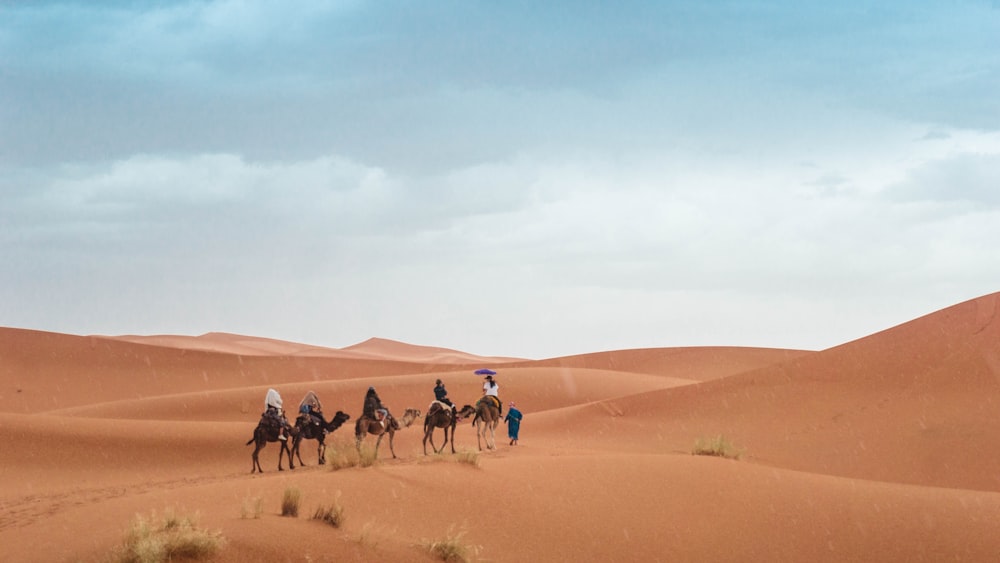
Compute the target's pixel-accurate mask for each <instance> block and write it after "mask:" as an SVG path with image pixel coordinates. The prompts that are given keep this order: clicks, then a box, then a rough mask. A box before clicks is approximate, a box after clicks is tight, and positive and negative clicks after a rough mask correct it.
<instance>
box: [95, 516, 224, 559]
mask: <svg viewBox="0 0 1000 563" xmlns="http://www.w3.org/2000/svg"><path fill="white" fill-rule="evenodd" d="M225 543H226V540H225V539H224V538H223V537H222V535H221V533H220V532H209V531H207V530H202V529H199V528H198V527H197V517H196V516H179V515H177V514H175V513H174V512H173V511H168V512H167V513H165V514H164V516H163V518H162V520H160V521H157V520H156V515H155V514H153V515H152V516H151V517H150V518H149V519H148V520H147V519H145V518H143V517H142V516H136V518H135V519H134V520H133V521H132V524H131V526H130V527H129V529H128V530H126V532H125V540H124V542H123V543H122V545H121V546H119V548H118V549H117V550H116V552H115V556H114V560H115V561H119V562H121V563H160V562H164V561H172V560H175V559H204V558H207V557H211V556H212V555H214V554H215V553H216V552H217V551H219V549H221V548H222V547H223V546H224V545H225Z"/></svg>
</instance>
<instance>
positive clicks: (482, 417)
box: [472, 396, 500, 451]
mask: <svg viewBox="0 0 1000 563" xmlns="http://www.w3.org/2000/svg"><path fill="white" fill-rule="evenodd" d="M495 400H496V397H491V396H485V397H483V398H482V399H479V400H478V401H476V418H474V419H473V420H472V424H474V425H475V426H476V443H477V444H479V451H483V443H482V441H483V440H485V441H486V448H487V449H490V450H495V449H497V444H496V428H497V425H498V424H500V406H499V405H498V403H499V400H496V401H495ZM487 432H489V435H487Z"/></svg>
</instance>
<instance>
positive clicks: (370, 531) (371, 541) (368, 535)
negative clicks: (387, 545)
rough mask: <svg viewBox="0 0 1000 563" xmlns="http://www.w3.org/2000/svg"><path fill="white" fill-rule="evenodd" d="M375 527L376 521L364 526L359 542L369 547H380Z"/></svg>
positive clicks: (358, 538)
mask: <svg viewBox="0 0 1000 563" xmlns="http://www.w3.org/2000/svg"><path fill="white" fill-rule="evenodd" d="M374 528H375V522H374V521H372V522H368V523H366V524H365V525H364V526H362V528H361V532H360V533H359V534H358V537H357V542H358V543H359V544H360V545H363V546H365V547H367V548H369V549H376V548H377V547H378V538H377V537H375V533H374Z"/></svg>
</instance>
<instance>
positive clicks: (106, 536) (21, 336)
mask: <svg viewBox="0 0 1000 563" xmlns="http://www.w3.org/2000/svg"><path fill="white" fill-rule="evenodd" d="M998 309H1000V294H993V295H988V296H985V297H981V298H979V299H975V300H972V301H968V302H965V303H961V304H959V305H956V306H954V307H950V308H948V309H945V310H942V311H938V312H936V313H933V314H930V315H927V316H925V317H922V318H919V319H916V320H914V321H911V322H909V323H906V324H903V325H900V326H898V327H894V328H891V329H889V330H885V331H882V332H879V333H876V334H873V335H871V336H869V337H866V338H862V339H860V340H857V341H854V342H849V343H846V344H843V345H841V346H837V347H835V348H831V349H829V350H823V351H820V352H809V351H801V350H771V349H753V348H725V347H714V348H664V349H643V350H619V351H607V352H597V353H593V354H585V355H580V356H572V357H566V358H552V359H545V360H538V361H531V360H524V359H518V358H499V357H480V356H474V355H472V354H466V353H463V352H458V351H455V350H450V349H446V348H433V347H426V346H412V345H408V344H404V343H400V342H393V341H388V340H380V339H372V340H369V341H366V342H363V343H361V344H358V345H356V346H352V347H348V348H344V349H339V350H338V349H331V348H322V347H317V346H308V345H301V344H294V343H288V342H281V341H276V340H271V339H266V338H255V337H247V336H237V335H229V334H219V333H212V334H207V335H203V336H199V337H188V336H123V337H98V336H72V335H64V334H54V333H46V332H38V331H30V330H22V329H11V328H0V444H2V448H3V449H2V451H0V561H18V562H20V561H45V562H50V561H100V560H102V559H104V558H106V557H107V555H108V554H109V553H110V552H111V551H112V549H113V548H114V547H115V546H116V545H117V544H119V543H120V541H121V539H122V536H123V532H124V530H125V529H126V528H127V527H128V526H129V523H130V521H131V519H132V518H133V516H134V515H136V514H143V515H149V514H150V513H151V512H153V511H156V512H157V513H162V512H163V511H164V510H167V509H174V510H176V511H178V512H182V513H198V515H199V521H200V523H201V525H202V526H203V527H205V528H209V529H212V530H219V531H221V533H222V535H223V536H224V537H225V538H226V540H227V545H226V546H225V547H224V548H223V550H222V551H221V552H220V553H219V555H218V556H217V557H216V558H215V560H218V561H232V562H242V561H343V560H350V561H379V562H384V561H434V560H435V559H434V557H433V556H432V555H430V554H429V553H428V552H427V550H426V549H425V548H424V547H422V544H423V543H425V542H427V541H429V540H438V539H443V538H445V537H447V536H448V535H449V534H452V535H454V534H457V533H463V534H464V535H462V538H461V541H462V542H464V543H466V544H468V545H475V546H479V551H478V558H480V559H483V560H490V561H611V560H616V561H625V560H632V561H859V560H864V561H943V560H959V561H993V560H995V559H996V557H997V554H998V553H1000V534H998V533H997V531H996V529H995V528H996V523H997V522H1000V469H998V468H1000V448H997V447H995V444H997V443H1000V415H998V411H1000V320H998V319H997V313H998ZM479 367H491V368H493V369H495V370H497V371H498V372H499V373H498V376H497V380H498V382H499V384H500V385H501V393H500V394H501V397H502V398H504V399H505V401H510V400H514V401H517V403H518V407H519V408H520V409H521V410H522V411H523V412H524V414H525V420H524V424H523V425H522V429H521V442H520V445H518V446H513V447H512V446H509V445H508V441H507V439H506V430H505V427H504V426H501V427H500V428H499V429H498V440H497V442H498V449H497V451H494V452H484V453H482V454H480V456H479V462H480V465H479V467H473V466H471V465H468V464H463V463H459V462H457V461H456V459H455V457H453V456H451V455H450V450H446V451H448V452H449V453H448V454H446V455H431V456H424V455H423V451H422V443H421V439H422V429H421V427H420V426H421V423H420V421H418V423H417V424H416V425H414V426H413V427H410V428H407V429H404V430H402V431H401V432H400V433H399V434H397V436H396V444H395V446H396V452H397V454H399V458H398V459H392V458H391V456H390V454H389V449H388V444H387V443H386V442H383V444H382V447H381V449H380V463H379V464H378V465H376V466H374V467H369V468H358V467H354V468H348V469H342V470H339V471H331V470H330V469H328V468H326V467H321V466H317V465H316V464H315V462H316V449H315V442H304V444H303V447H302V457H303V458H304V460H305V462H306V463H308V464H309V465H307V466H305V467H296V469H294V470H291V471H290V470H288V469H287V460H286V469H285V471H281V472H279V471H277V470H276V469H277V457H278V448H277V446H276V445H275V444H270V445H268V447H266V448H265V449H264V450H263V451H262V452H261V463H262V465H263V466H264V469H265V473H263V474H254V475H252V474H251V473H250V453H251V450H252V447H248V446H245V445H244V444H245V442H246V441H247V440H248V439H249V438H250V437H251V434H252V431H253V428H254V426H255V425H256V423H257V420H258V418H259V415H260V411H261V410H262V406H263V400H264V394H265V392H266V390H267V389H268V387H274V388H275V389H277V390H278V391H280V392H281V394H282V397H283V398H284V400H285V403H286V405H285V406H286V408H287V409H288V410H289V411H294V409H295V408H296V406H297V405H298V401H299V399H301V398H302V396H303V395H304V394H305V393H306V392H307V391H309V390H313V391H315V392H316V393H317V394H318V395H319V396H320V398H321V399H322V400H323V403H324V406H325V408H326V411H328V413H332V412H334V411H336V410H343V411H346V412H348V413H350V414H351V415H352V417H356V416H357V415H358V414H359V413H360V410H361V403H362V398H363V396H364V392H365V390H366V389H367V388H368V386H370V385H374V386H376V388H377V389H378V390H379V394H380V395H381V397H382V399H383V400H384V402H385V403H386V404H387V405H388V406H389V407H390V408H391V409H392V410H393V411H394V412H395V413H397V414H402V411H403V410H404V409H405V408H407V407H413V408H418V409H420V410H421V411H425V410H426V409H427V405H428V403H429V402H430V400H431V399H432V398H433V393H432V391H431V390H432V387H433V384H434V379H435V378H438V377H440V378H442V379H443V380H444V381H445V383H446V384H447V386H448V389H449V391H450V396H451V397H452V398H453V400H455V401H456V402H458V403H459V404H464V403H473V402H475V400H476V399H477V398H478V397H479V395H480V393H481V380H480V378H478V377H477V376H475V375H473V374H472V372H473V370H475V369H476V368H479ZM352 434H353V419H352V421H350V422H348V424H347V425H345V426H344V427H343V428H341V429H340V430H338V431H337V432H335V433H334V434H333V435H332V436H331V437H330V438H329V439H328V442H329V443H330V447H329V450H328V454H327V456H328V458H329V457H332V456H334V455H337V452H350V451H351V450H353V448H354V443H353V437H352ZM720 434H722V435H724V436H725V437H726V438H727V439H728V440H729V441H730V442H731V443H732V444H734V445H735V446H736V447H738V448H740V449H741V450H742V451H743V455H742V457H741V458H740V459H739V460H730V459H723V458H717V457H705V456H693V455H691V450H692V446H693V445H694V443H695V441H696V440H698V439H699V438H710V437H714V436H717V435H720ZM435 440H436V442H437V443H438V444H440V440H441V434H440V431H438V432H437V433H436V434H435ZM373 442H374V439H373V438H370V437H369V438H366V443H367V444H369V445H371V444H373ZM476 442H477V440H476V435H475V433H474V430H473V429H472V428H471V427H470V426H469V425H468V424H464V425H461V426H459V428H458V448H459V450H460V451H462V450H465V451H475V450H476ZM288 487H297V488H299V489H300V490H301V491H302V497H303V501H302V514H300V516H299V517H298V518H287V517H281V516H280V515H279V513H280V503H281V498H282V495H283V492H284V490H285V489H286V488H288ZM256 497H260V498H262V499H263V503H264V504H263V505H264V514H263V515H262V517H261V518H259V519H253V518H249V519H245V518H241V508H242V506H243V504H244V502H245V501H247V500H249V499H253V498H256ZM335 500H338V502H339V503H340V504H341V505H342V506H343V507H344V516H345V523H344V525H343V526H342V527H341V528H340V529H335V528H332V527H330V526H328V525H325V524H322V523H319V522H317V521H314V520H311V519H310V518H309V516H310V515H311V514H312V512H313V510H314V509H315V507H316V506H318V505H320V504H329V503H332V502H334V501H335Z"/></svg>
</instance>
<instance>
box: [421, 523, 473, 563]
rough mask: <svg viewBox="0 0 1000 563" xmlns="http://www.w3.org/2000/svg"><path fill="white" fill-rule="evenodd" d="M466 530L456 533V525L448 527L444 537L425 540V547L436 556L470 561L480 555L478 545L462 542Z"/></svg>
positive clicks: (458, 561) (460, 561)
mask: <svg viewBox="0 0 1000 563" xmlns="http://www.w3.org/2000/svg"><path fill="white" fill-rule="evenodd" d="M464 535H465V532H464V531H463V532H458V533H454V526H452V527H450V528H448V533H447V534H446V535H445V537H444V539H440V540H435V541H425V542H424V544H423V545H424V547H425V548H427V551H429V552H430V553H431V555H434V556H435V557H437V558H439V559H441V560H442V561H447V562H456V563H468V562H469V561H472V559H473V558H474V557H476V556H477V555H479V550H480V549H481V548H480V546H478V545H467V544H465V543H463V542H462V536H464Z"/></svg>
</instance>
